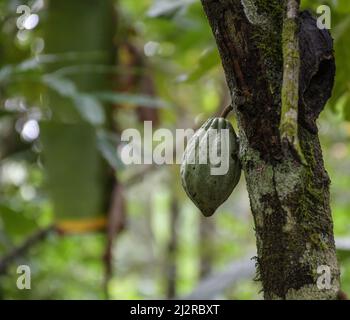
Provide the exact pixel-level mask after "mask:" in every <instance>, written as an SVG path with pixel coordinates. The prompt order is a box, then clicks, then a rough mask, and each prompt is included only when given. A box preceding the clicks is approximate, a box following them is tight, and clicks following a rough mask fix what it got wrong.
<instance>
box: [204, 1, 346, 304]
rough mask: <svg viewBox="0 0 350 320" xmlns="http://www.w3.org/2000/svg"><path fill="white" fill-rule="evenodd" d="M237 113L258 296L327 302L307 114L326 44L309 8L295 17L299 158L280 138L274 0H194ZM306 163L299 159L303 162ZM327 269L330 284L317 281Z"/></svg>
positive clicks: (324, 214) (329, 72)
mask: <svg viewBox="0 0 350 320" xmlns="http://www.w3.org/2000/svg"><path fill="white" fill-rule="evenodd" d="M201 1H202V5H203V7H204V10H205V13H206V15H207V17H208V20H209V23H210V25H211V28H212V31H213V34H214V36H215V39H216V42H217V46H218V49H219V51H220V55H221V59H222V64H223V67H224V71H225V74H226V79H227V83H228V86H229V88H230V91H231V95H232V102H233V105H234V111H235V114H236V117H237V120H238V126H239V137H240V159H241V162H242V166H243V170H244V173H245V177H246V182H247V189H248V193H249V198H250V204H251V210H252V214H253V217H254V223H255V232H256V242H257V257H256V266H257V278H258V279H259V280H261V283H262V287H263V292H264V297H265V299H336V297H337V293H338V291H339V268H338V263H337V259H336V252H335V244H334V236H333V222H332V217H331V210H330V204H329V185H330V179H329V177H328V174H327V172H326V170H325V168H324V163H323V157H322V151H321V146H320V142H319V139H318V131H317V126H316V124H315V123H316V120H317V118H318V116H319V114H320V112H321V111H322V110H323V108H324V106H325V104H326V102H327V100H328V99H329V97H330V96H331V90H332V87H333V82H334V75H335V62H334V56H333V43H332V39H331V36H330V34H329V32H328V31H325V30H319V29H318V28H317V26H316V20H315V19H314V18H313V17H312V16H311V15H310V14H309V13H308V12H303V13H301V14H298V19H297V21H298V26H299V30H298V37H299V43H300V47H299V52H298V53H299V54H300V57H301V59H300V62H301V66H300V70H299V71H300V74H299V100H298V101H299V103H298V119H297V122H298V123H297V134H298V137H297V138H298V140H299V143H300V148H301V152H302V154H303V156H304V159H303V161H300V160H301V159H300V157H298V152H297V151H298V150H295V148H294V147H293V145H291V144H288V143H287V144H285V143H282V142H281V134H280V124H281V105H282V101H281V100H282V96H281V92H282V82H283V81H282V79H283V49H284V48H283V46H284V41H283V37H282V31H283V21H284V18H285V16H286V2H285V1H283V0H201ZM304 162H305V163H304ZM321 266H327V267H329V270H330V272H331V274H330V276H331V285H330V287H326V288H324V287H320V286H318V285H317V280H318V279H319V277H320V276H322V273H318V272H319V270H320V269H319V270H318V268H319V267H321Z"/></svg>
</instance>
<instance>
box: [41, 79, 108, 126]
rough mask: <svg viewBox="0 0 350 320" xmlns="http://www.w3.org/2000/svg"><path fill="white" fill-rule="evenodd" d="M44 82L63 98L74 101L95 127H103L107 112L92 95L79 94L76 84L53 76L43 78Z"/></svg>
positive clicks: (79, 110) (83, 115) (82, 114)
mask: <svg viewBox="0 0 350 320" xmlns="http://www.w3.org/2000/svg"><path fill="white" fill-rule="evenodd" d="M42 80H43V82H44V83H45V84H46V85H47V86H48V87H49V88H51V89H52V90H54V91H55V92H57V93H58V94H60V95H61V96H63V97H67V98H70V99H72V101H73V102H74V106H75V108H76V109H77V110H78V112H79V113H80V115H81V116H82V117H83V119H84V120H86V121H87V122H89V123H91V124H92V125H95V126H98V125H102V124H103V123H104V122H105V112H104V109H103V106H102V104H101V103H100V102H99V101H98V100H97V99H96V98H95V97H93V96H92V95H90V94H87V93H82V92H78V91H77V88H76V86H75V84H74V83H73V82H72V81H70V80H69V79H66V78H63V77H59V76H55V75H52V74H51V75H45V76H43V78H42Z"/></svg>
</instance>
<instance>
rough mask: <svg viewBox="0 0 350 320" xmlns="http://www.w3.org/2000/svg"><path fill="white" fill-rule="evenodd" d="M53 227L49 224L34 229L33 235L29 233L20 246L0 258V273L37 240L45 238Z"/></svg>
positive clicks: (53, 229) (4, 271)
mask: <svg viewBox="0 0 350 320" xmlns="http://www.w3.org/2000/svg"><path fill="white" fill-rule="evenodd" d="M55 230H56V229H55V227H54V226H53V225H50V226H49V227H47V228H44V229H40V230H38V231H36V232H35V233H34V234H33V235H31V236H30V237H29V238H28V239H26V240H25V241H24V242H23V243H22V244H21V245H20V246H18V247H17V248H15V249H14V250H12V251H11V252H9V253H8V254H7V255H5V256H4V257H3V258H2V259H1V260H0V274H3V273H6V270H7V268H8V266H9V265H10V264H11V263H12V261H14V260H16V259H18V258H20V257H21V256H23V255H24V254H26V253H27V251H29V249H30V248H31V247H33V246H34V245H35V244H37V243H38V242H40V241H42V240H44V239H46V238H47V236H48V235H49V234H50V233H51V232H53V231H55Z"/></svg>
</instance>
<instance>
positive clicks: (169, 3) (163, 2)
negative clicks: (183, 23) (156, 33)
mask: <svg viewBox="0 0 350 320" xmlns="http://www.w3.org/2000/svg"><path fill="white" fill-rule="evenodd" d="M194 2H195V0H156V1H154V3H153V5H152V6H151V8H150V9H149V10H148V12H147V16H148V17H150V18H159V17H171V16H173V15H174V14H175V13H176V12H178V11H179V10H181V9H184V8H187V7H188V6H189V5H190V4H192V3H194Z"/></svg>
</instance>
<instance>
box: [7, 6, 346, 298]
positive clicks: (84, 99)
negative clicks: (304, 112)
mask: <svg viewBox="0 0 350 320" xmlns="http://www.w3.org/2000/svg"><path fill="white" fill-rule="evenodd" d="M23 4H26V5H28V6H29V7H31V9H32V15H31V16H30V17H29V18H27V19H26V21H25V22H24V26H25V29H24V30H19V29H18V26H17V24H16V22H17V21H18V20H17V19H18V18H19V16H20V15H19V14H17V13H16V8H17V7H18V6H19V5H23ZM320 4H328V5H329V6H330V7H331V10H332V30H331V32H332V35H333V37H334V41H335V50H336V60H337V78H336V87H335V89H334V94H333V98H332V100H331V101H330V103H329V105H328V107H327V108H326V111H325V112H324V113H323V115H322V119H321V120H320V121H319V129H320V135H321V139H322V146H323V150H324V156H325V163H326V168H327V170H328V172H329V174H330V176H331V179H332V186H331V194H332V210H333V217H334V228H335V235H336V238H337V243H338V249H339V250H338V252H339V259H340V265H341V270H342V287H343V290H344V291H346V292H348V293H350V259H349V257H350V254H349V253H350V215H349V211H350V197H349V191H348V190H349V188H350V157H349V155H350V148H349V142H350V141H349V140H350V62H349V61H350V45H349V40H350V39H349V34H350V3H349V1H347V0H338V1H336V0H334V1H326V0H317V1H313V0H308V1H303V6H304V8H309V9H311V10H313V11H314V12H315V10H316V8H317V6H319V5H320ZM228 103H230V97H229V94H228V90H227V88H226V84H225V79H224V76H223V71H222V67H221V65H220V60H219V56H218V52H217V49H216V46H215V43H214V39H213V37H212V35H211V31H210V29H209V25H208V23H207V20H206V18H205V16H204V13H203V11H202V7H201V5H200V3H199V1H195V0H176V1H175V0H137V1H136V0H134V1H132V0H119V1H116V0H106V1H98V0H74V1H72V0H51V1H48V0H47V1H43V0H37V1H24V0H23V1H17V0H1V1H0V298H2V299H16V298H20V299H104V298H110V299H150V298H166V297H168V298H173V297H186V296H188V295H191V297H197V298H203V297H204V298H228V299H259V298H261V295H260V294H259V290H260V285H259V283H257V282H255V281H254V280H253V279H254V270H253V269H254V261H252V260H250V258H252V257H253V256H254V255H255V238H254V230H253V222H252V219H251V214H250V208H249V202H248V195H247V192H246V190H245V182H244V178H242V179H241V182H240V184H239V186H238V187H237V189H236V190H235V191H234V193H233V194H232V196H231V197H230V199H229V201H228V202H226V203H225V204H224V205H223V206H222V207H220V209H219V210H218V211H217V213H216V215H215V216H214V217H213V218H210V219H203V218H201V215H200V214H199V212H198V210H197V209H196V208H195V207H194V205H193V204H192V203H191V202H190V201H189V200H188V198H187V197H186V196H185V193H184V191H183V190H182V188H181V186H180V183H179V182H180V179H179V168H178V166H176V165H174V166H170V165H168V166H152V165H144V166H125V165H123V163H122V162H121V160H120V158H119V152H120V147H121V142H120V134H121V132H122V131H123V130H124V129H128V128H139V129H140V130H142V128H143V121H146V120H149V121H152V123H153V127H154V129H155V128H169V129H170V130H172V131H173V132H175V130H176V129H179V128H194V127H197V126H198V125H200V124H201V123H202V122H203V121H204V120H205V119H206V118H208V117H209V116H211V115H213V114H215V113H216V112H218V111H219V110H221V109H223V108H224V107H225V106H226V105H227V104H228ZM232 121H233V123H234V120H232ZM52 226H54V227H52ZM19 249H23V250H19ZM20 264H26V265H29V266H30V267H31V271H32V288H31V290H22V291H21V290H18V289H17V287H16V280H17V276H18V275H17V274H16V269H17V266H18V265H20ZM205 279H206V280H205ZM198 286H199V287H198Z"/></svg>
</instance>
